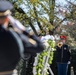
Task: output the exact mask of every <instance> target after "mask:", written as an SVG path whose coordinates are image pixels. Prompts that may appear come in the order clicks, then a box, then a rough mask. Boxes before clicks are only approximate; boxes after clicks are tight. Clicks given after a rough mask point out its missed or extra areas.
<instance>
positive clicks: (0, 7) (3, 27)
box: [0, 0, 44, 75]
mask: <svg viewBox="0 0 76 75" xmlns="http://www.w3.org/2000/svg"><path fill="white" fill-rule="evenodd" d="M12 8H13V5H12V4H11V3H10V2H9V1H6V0H1V1H0V75H12V72H13V70H14V69H15V67H16V65H17V63H18V62H19V60H20V57H21V56H22V57H23V55H24V54H26V53H30V54H31V55H32V54H36V53H39V52H42V51H43V50H44V46H43V44H42V42H41V41H39V39H38V38H37V37H36V36H35V35H30V34H29V33H28V32H26V30H25V27H24V26H20V25H17V27H15V25H14V28H16V29H18V31H19V32H18V31H17V32H16V31H15V30H14V28H12V29H11V28H9V27H8V24H9V22H10V19H9V17H8V16H9V15H11V11H10V10H12ZM22 53H24V54H22Z"/></svg>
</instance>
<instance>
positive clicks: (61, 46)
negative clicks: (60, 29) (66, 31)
mask: <svg viewBox="0 0 76 75" xmlns="http://www.w3.org/2000/svg"><path fill="white" fill-rule="evenodd" d="M65 42H66V36H60V42H59V43H58V45H57V47H56V53H57V54H56V60H57V67H58V75H67V71H68V64H70V52H69V47H68V45H67V44H65Z"/></svg>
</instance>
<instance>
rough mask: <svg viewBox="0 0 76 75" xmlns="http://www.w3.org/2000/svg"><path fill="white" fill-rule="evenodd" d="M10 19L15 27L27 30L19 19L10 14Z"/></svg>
mask: <svg viewBox="0 0 76 75" xmlns="http://www.w3.org/2000/svg"><path fill="white" fill-rule="evenodd" d="M8 19H9V21H10V23H11V24H12V26H13V27H15V28H17V29H19V30H21V31H25V27H24V26H23V25H22V24H21V23H20V22H19V21H18V20H16V19H14V18H13V17H12V16H11V15H9V16H8Z"/></svg>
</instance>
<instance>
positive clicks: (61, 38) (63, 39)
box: [60, 35, 66, 44]
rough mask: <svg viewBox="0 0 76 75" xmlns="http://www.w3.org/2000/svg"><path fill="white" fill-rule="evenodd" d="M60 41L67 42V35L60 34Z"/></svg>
mask: <svg viewBox="0 0 76 75" xmlns="http://www.w3.org/2000/svg"><path fill="white" fill-rule="evenodd" d="M60 41H61V42H62V43H63V44H65V42H66V36H64V35H63V36H60Z"/></svg>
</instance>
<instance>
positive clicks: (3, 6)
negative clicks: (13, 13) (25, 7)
mask: <svg viewBox="0 0 76 75" xmlns="http://www.w3.org/2000/svg"><path fill="white" fill-rule="evenodd" d="M12 9H13V5H12V4H11V3H10V2H9V1H6V0H1V1H0V16H6V15H8V14H10V10H12Z"/></svg>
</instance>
